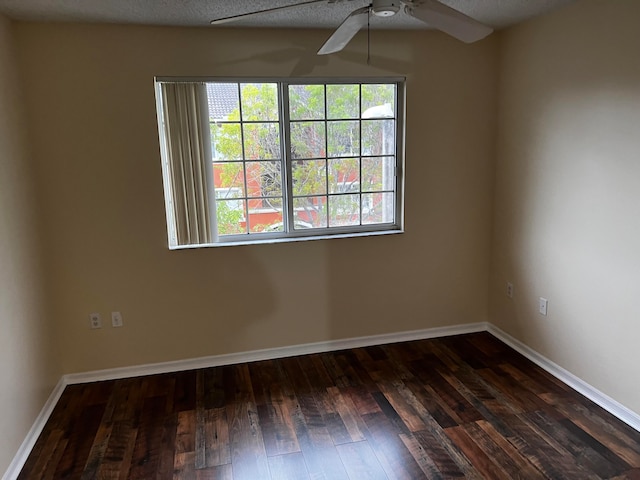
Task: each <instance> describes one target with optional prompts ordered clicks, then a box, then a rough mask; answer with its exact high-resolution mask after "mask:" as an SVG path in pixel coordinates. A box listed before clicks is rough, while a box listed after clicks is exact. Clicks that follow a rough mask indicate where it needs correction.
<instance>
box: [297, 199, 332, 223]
mask: <svg viewBox="0 0 640 480" xmlns="http://www.w3.org/2000/svg"><path fill="white" fill-rule="evenodd" d="M293 214H294V225H293V228H294V230H304V229H306V228H324V227H326V226H327V197H303V198H294V199H293Z"/></svg>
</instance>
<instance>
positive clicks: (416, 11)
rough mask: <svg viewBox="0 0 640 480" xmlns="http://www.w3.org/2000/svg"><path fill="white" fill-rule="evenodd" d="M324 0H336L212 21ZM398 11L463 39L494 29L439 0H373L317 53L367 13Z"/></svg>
mask: <svg viewBox="0 0 640 480" xmlns="http://www.w3.org/2000/svg"><path fill="white" fill-rule="evenodd" d="M327 1H328V2H329V3H335V2H336V0H307V1H304V2H300V3H295V4H292V5H284V6H280V7H273V8H268V9H265V10H258V11H255V12H248V13H242V14H239V15H233V16H230V17H223V18H218V19H215V20H212V21H211V24H212V25H220V24H223V23H228V22H233V21H235V20H240V19H245V18H247V17H252V16H255V15H260V14H263V13H269V12H275V11H278V10H285V9H289V8H296V7H300V6H303V5H309V4H312V3H321V2H327ZM400 11H402V12H404V14H405V15H409V16H410V17H414V18H416V19H418V20H420V21H422V22H424V23H426V24H428V25H429V26H431V27H433V28H435V29H437V30H440V31H442V32H444V33H446V34H448V35H451V36H452V37H454V38H457V39H458V40H461V41H463V42H465V43H473V42H477V41H478V40H482V39H483V38H484V37H486V36H487V35H489V34H491V32H493V29H492V28H491V27H488V26H487V25H484V24H482V23H480V22H478V21H477V20H474V19H473V18H471V17H469V16H467V15H465V14H464V13H462V12H459V11H458V10H455V9H454V8H451V7H449V6H447V5H445V4H443V3H440V2H439V1H438V0H372V1H371V3H370V4H369V5H368V6H366V7H362V8H358V9H356V10H354V11H353V12H351V14H350V15H349V16H348V17H347V18H346V19H345V20H344V21H343V22H342V23H341V24H340V26H339V27H338V28H337V29H336V31H335V32H333V34H332V35H331V36H330V37H329V39H328V40H327V41H326V42H325V43H324V45H322V47H320V50H318V55H327V54H330V53H336V52H339V51H341V50H342V49H343V48H344V47H345V46H346V45H347V44H348V43H349V42H350V41H351V39H352V38H353V37H354V36H355V35H356V33H358V32H359V31H360V30H361V29H362V28H364V27H365V26H367V25H368V23H369V15H374V16H376V17H382V18H384V17H391V16H393V15H395V14H397V13H399V12H400Z"/></svg>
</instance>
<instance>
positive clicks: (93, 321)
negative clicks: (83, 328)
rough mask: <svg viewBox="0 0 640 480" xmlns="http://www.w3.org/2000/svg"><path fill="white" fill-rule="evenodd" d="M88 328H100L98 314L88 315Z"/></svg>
mask: <svg viewBox="0 0 640 480" xmlns="http://www.w3.org/2000/svg"><path fill="white" fill-rule="evenodd" d="M89 326H90V327H91V328H94V329H95V328H102V316H101V315H100V314H99V313H90V314H89Z"/></svg>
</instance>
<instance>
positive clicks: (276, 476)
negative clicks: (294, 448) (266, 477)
mask: <svg viewBox="0 0 640 480" xmlns="http://www.w3.org/2000/svg"><path fill="white" fill-rule="evenodd" d="M269 471H270V473H271V479H272V480H309V478H311V477H309V472H308V471H307V465H306V463H305V461H304V455H303V454H302V452H296V453H289V454H286V455H276V456H275V457H269Z"/></svg>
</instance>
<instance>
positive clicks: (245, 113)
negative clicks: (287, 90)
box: [240, 83, 278, 122]
mask: <svg viewBox="0 0 640 480" xmlns="http://www.w3.org/2000/svg"><path fill="white" fill-rule="evenodd" d="M240 92H241V94H240V98H241V99H242V120H243V121H249V122H267V121H276V122H277V121H278V87H277V85H276V84H275V83H243V84H241V85H240Z"/></svg>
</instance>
